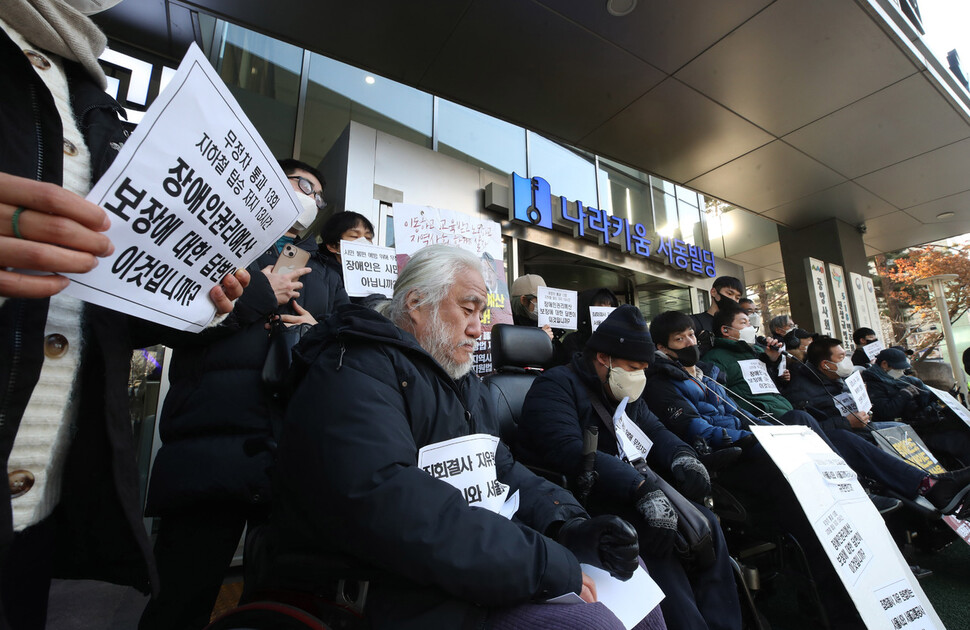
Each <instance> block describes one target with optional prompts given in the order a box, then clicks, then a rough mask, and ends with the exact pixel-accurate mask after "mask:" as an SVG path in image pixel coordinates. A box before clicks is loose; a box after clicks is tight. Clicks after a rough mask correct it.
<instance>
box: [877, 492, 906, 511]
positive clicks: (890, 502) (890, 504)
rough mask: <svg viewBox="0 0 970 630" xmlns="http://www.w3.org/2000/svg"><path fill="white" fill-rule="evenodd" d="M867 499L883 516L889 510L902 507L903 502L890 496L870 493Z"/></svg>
mask: <svg viewBox="0 0 970 630" xmlns="http://www.w3.org/2000/svg"><path fill="white" fill-rule="evenodd" d="M869 500H870V501H872V504H873V505H875V506H876V509H877V510H879V513H880V514H882V515H883V516H885V515H886V514H889V513H890V512H895V511H896V510H898V509H899V508H901V507H903V502H902V501H900V500H899V499H893V498H891V497H884V496H881V495H878V494H870V495H869Z"/></svg>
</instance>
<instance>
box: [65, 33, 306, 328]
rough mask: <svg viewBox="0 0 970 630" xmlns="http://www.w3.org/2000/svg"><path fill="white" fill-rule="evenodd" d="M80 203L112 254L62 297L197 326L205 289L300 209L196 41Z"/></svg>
mask: <svg viewBox="0 0 970 630" xmlns="http://www.w3.org/2000/svg"><path fill="white" fill-rule="evenodd" d="M87 199H88V200H89V201H91V202H93V203H96V204H98V205H99V206H101V207H102V208H104V209H105V210H106V211H107V212H108V215H109V216H110V217H111V228H110V229H109V230H108V232H107V236H108V237H109V238H110V239H111V241H112V243H114V246H115V252H114V254H112V255H111V256H109V257H107V258H102V259H101V260H100V264H99V265H98V266H97V267H96V268H95V269H93V270H92V271H89V272H88V273H85V274H69V275H68V277H69V278H70V279H71V280H72V282H71V284H70V285H69V286H68V288H67V289H66V290H65V291H64V293H65V294H66V295H69V296H72V297H75V298H79V299H81V300H85V301H87V302H92V303H94V304H99V305H101V306H105V307H107V308H110V309H114V310H117V311H121V312H123V313H128V314H131V315H136V316H138V317H141V318H143V319H147V320H150V321H153V322H157V323H160V324H163V325H165V326H170V327H172V328H177V329H179V330H189V331H193V332H198V331H200V330H202V329H203V328H204V327H205V326H206V324H208V323H209V321H210V320H211V319H212V317H213V315H214V314H215V307H214V305H213V303H212V301H211V300H210V299H209V290H210V289H211V288H212V287H213V286H215V285H216V284H218V283H219V282H220V281H221V280H222V278H223V277H224V276H225V275H226V274H228V273H232V272H233V271H235V270H236V269H238V268H240V267H245V266H246V265H248V264H249V263H251V262H252V261H253V260H255V259H256V257H257V256H259V255H260V254H261V253H262V252H264V251H265V250H266V249H267V248H268V247H269V246H270V245H271V244H273V243H275V242H276V240H277V239H278V238H279V237H280V236H282V235H283V233H284V232H286V230H287V229H289V228H290V227H291V226H292V225H293V222H294V220H295V219H296V217H297V216H298V215H299V214H300V212H301V207H300V205H299V203H298V202H297V199H296V197H295V195H294V192H293V189H292V187H291V186H290V184H289V182H288V181H287V179H286V176H285V175H284V174H283V171H282V170H280V168H279V164H278V163H277V162H276V159H275V158H274V157H273V154H272V152H270V150H269V149H268V148H267V146H266V143H265V142H263V140H262V138H260V136H259V134H258V133H257V131H256V129H255V128H254V127H253V125H252V123H250V122H249V120H248V119H247V118H246V115H245V114H244V113H243V111H242V109H240V107H239V105H238V104H237V103H236V101H235V99H233V97H232V95H231V94H230V93H229V90H228V89H226V86H225V85H224V84H223V82H222V79H220V78H219V76H218V74H217V73H216V71H215V70H213V68H212V66H211V65H209V62H208V61H207V60H206V58H205V56H204V55H203V54H202V51H201V50H199V48H198V46H196V45H195V44H192V46H190V47H189V51H188V52H187V53H186V55H185V58H184V59H183V60H182V63H181V64H180V65H179V69H178V72H177V73H176V75H175V77H174V78H173V79H172V80H171V82H169V84H168V86H167V87H166V88H165V90H164V91H163V92H162V93H161V94H160V95H159V97H158V98H157V99H156V100H155V102H154V103H153V104H152V106H151V107H150V108H149V109H148V112H147V113H146V114H145V117H144V118H143V119H142V122H141V124H139V125H138V128H137V129H136V130H135V131H134V133H133V134H132V135H131V137H130V138H129V139H128V141H127V142H125V145H124V147H122V149H121V151H120V152H119V153H118V157H117V158H116V159H115V161H114V163H113V164H112V165H111V167H110V168H109V169H108V171H107V172H106V173H105V175H104V176H103V177H102V178H101V179H100V180H99V181H98V182H97V183H96V184H95V185H94V187H93V188H92V189H91V192H90V194H88V197H87Z"/></svg>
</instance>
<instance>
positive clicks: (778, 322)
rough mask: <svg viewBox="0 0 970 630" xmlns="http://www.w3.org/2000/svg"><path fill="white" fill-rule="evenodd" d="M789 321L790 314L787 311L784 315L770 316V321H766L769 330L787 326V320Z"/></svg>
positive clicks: (773, 330)
mask: <svg viewBox="0 0 970 630" xmlns="http://www.w3.org/2000/svg"><path fill="white" fill-rule="evenodd" d="M789 321H791V315H788V314H787V313H786V314H784V315H778V316H777V317H772V318H771V321H770V322H768V328H769V329H770V330H771V332H775V328H787V327H788V322H789Z"/></svg>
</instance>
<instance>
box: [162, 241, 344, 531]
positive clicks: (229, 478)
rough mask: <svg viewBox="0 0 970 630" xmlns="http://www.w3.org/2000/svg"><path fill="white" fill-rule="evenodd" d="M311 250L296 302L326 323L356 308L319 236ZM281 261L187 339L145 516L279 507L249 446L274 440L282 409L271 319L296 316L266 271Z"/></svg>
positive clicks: (259, 455)
mask: <svg viewBox="0 0 970 630" xmlns="http://www.w3.org/2000/svg"><path fill="white" fill-rule="evenodd" d="M296 245H297V246H298V247H300V248H302V249H305V250H307V251H309V252H311V257H310V260H309V262H308V263H307V266H308V267H310V269H312V271H311V272H310V273H308V274H306V275H305V276H303V277H301V278H300V281H301V282H302V283H303V288H302V289H300V297H299V298H297V299H296V302H297V303H299V304H300V306H302V307H303V308H305V309H306V310H307V311H309V312H310V314H311V315H313V317H314V318H315V319H316V320H317V321H323V320H324V319H326V318H327V317H328V316H329V315H330V314H331V313H332V312H333V310H334V309H335V308H336V307H337V306H340V305H341V304H347V303H348V299H347V294H346V293H345V292H344V289H343V283H342V282H341V280H340V277H339V276H338V275H337V273H336V272H334V271H333V269H332V268H331V267H329V266H327V265H325V264H324V262H323V261H322V260H321V258H320V257H319V254H318V251H317V244H316V242H315V241H314V240H313V239H312V238H308V239H304V240H303V241H302V242H299V243H296ZM275 261H276V252H275V250H271V251H267V252H265V253H263V255H262V256H260V257H259V258H258V259H257V260H256V262H254V263H253V264H252V265H250V266H249V274H250V276H251V278H252V281H251V283H250V285H249V287H247V288H246V291H245V292H244V293H243V295H242V297H241V298H239V300H238V301H237V302H236V305H235V308H234V309H233V312H232V314H231V315H230V316H229V318H228V319H227V320H226V321H225V322H224V323H223V325H222V326H219V327H218V328H214V329H210V330H207V331H205V332H204V333H202V334H200V335H193V336H191V337H190V336H184V337H182V338H181V339H180V340H179V345H177V346H176V349H175V353H174V355H173V357H172V368H171V372H170V373H169V379H170V382H171V389H170V390H169V392H168V396H166V398H165V404H164V407H163V408H162V418H161V423H160V424H159V435H160V437H161V438H162V443H163V446H162V448H161V449H160V450H159V451H158V455H157V456H156V457H155V464H154V466H153V468H152V478H151V483H150V485H149V489H148V501H147V507H146V512H147V513H148V514H149V515H159V514H164V513H165V511H167V510H173V509H182V508H185V507H188V506H191V505H195V504H200V503H202V504H212V503H226V502H231V503H236V504H239V503H242V504H243V505H246V504H262V503H266V502H268V501H269V500H270V495H271V487H270V480H269V474H268V471H269V469H270V466H271V464H272V455H271V453H270V452H269V450H267V449H257V450H258V452H256V453H255V454H253V455H247V454H246V452H245V451H244V445H245V443H246V441H247V440H253V439H255V440H259V439H260V438H270V437H272V436H273V426H274V424H276V425H278V424H279V422H280V420H281V418H280V417H279V415H280V413H281V411H280V409H279V407H278V405H277V403H276V401H275V400H274V397H273V393H272V392H271V391H270V390H268V389H267V388H266V387H264V385H263V383H262V370H263V364H264V363H265V361H266V355H267V352H268V351H269V348H270V340H269V333H268V331H267V330H266V328H265V326H264V325H265V324H266V322H267V318H268V317H269V316H270V315H272V314H274V313H279V314H283V313H287V314H296V313H295V310H294V309H293V307H292V305H291V304H286V305H284V306H280V307H278V306H277V301H276V296H275V294H274V293H273V289H272V287H271V286H270V284H269V281H268V280H267V279H266V276H265V275H264V274H263V273H262V272H261V271H260V269H262V268H264V267H266V266H267V265H272V264H273V263H274V262H275Z"/></svg>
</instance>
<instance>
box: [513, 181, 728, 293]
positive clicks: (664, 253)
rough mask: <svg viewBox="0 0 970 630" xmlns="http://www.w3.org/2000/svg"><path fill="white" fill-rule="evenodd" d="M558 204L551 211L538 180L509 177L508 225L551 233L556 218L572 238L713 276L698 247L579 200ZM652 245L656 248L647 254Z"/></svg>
mask: <svg viewBox="0 0 970 630" xmlns="http://www.w3.org/2000/svg"><path fill="white" fill-rule="evenodd" d="M558 201H559V202H558V203H557V204H555V205H556V208H555V210H554V209H553V205H554V204H553V201H552V191H551V190H550V187H549V182H547V181H546V180H544V179H542V178H541V177H533V178H531V179H528V178H525V177H521V176H519V175H517V174H515V173H512V204H511V205H512V207H511V208H510V209H509V220H510V221H518V222H520V223H526V224H528V225H532V226H535V227H540V228H543V229H546V230H551V229H553V219H554V218H556V219H558V220H559V221H560V223H561V224H562V225H565V226H567V227H571V228H572V232H573V236H574V237H575V238H592V239H594V240H595V241H596V242H597V243H598V244H599V245H600V246H603V247H605V246H609V245H617V246H619V248H620V250H621V251H623V252H625V253H627V254H630V255H633V256H640V257H643V258H650V259H652V260H657V261H660V262H663V264H665V265H667V266H670V267H676V268H678V269H682V270H683V271H686V272H687V273H692V274H695V275H698V276H707V277H708V278H714V277H716V276H717V269H716V268H715V263H714V253H713V252H711V251H708V250H706V249H703V248H702V247H701V246H699V245H691V244H690V243H687V242H685V241H683V240H681V239H679V238H668V237H666V236H663V235H660V234H655V233H650V232H648V231H647V227H646V226H645V225H643V224H642V223H632V224H631V223H630V221H629V220H627V219H624V218H622V217H617V216H614V215H611V214H608V213H607V212H606V210H599V209H597V208H593V207H591V206H587V205H584V204H583V202H582V201H579V200H576V201H574V202H570V201H569V200H568V199H566V197H563V196H560V197H559V200H558ZM654 243H656V244H657V245H656V248H655V249H653V250H651V245H653V244H654Z"/></svg>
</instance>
